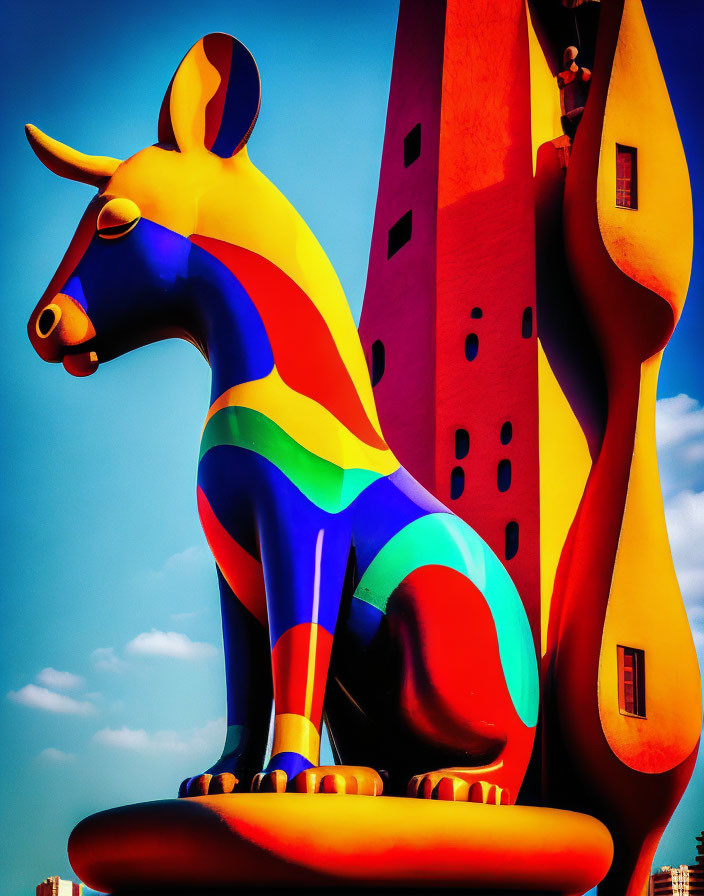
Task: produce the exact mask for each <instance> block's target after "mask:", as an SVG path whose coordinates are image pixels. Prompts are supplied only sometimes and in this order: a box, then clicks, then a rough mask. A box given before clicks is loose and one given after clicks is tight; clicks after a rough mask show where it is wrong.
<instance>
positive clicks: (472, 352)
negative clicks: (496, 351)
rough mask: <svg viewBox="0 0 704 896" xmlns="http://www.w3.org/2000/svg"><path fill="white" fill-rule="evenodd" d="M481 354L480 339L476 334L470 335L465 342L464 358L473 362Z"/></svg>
mask: <svg viewBox="0 0 704 896" xmlns="http://www.w3.org/2000/svg"><path fill="white" fill-rule="evenodd" d="M478 353H479V337H478V336H477V334H476V333H470V334H469V336H468V337H467V338H466V339H465V341H464V356H465V358H466V359H467V360H468V361H473V360H474V359H475V358H476V357H477V354H478Z"/></svg>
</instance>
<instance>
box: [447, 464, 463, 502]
mask: <svg viewBox="0 0 704 896" xmlns="http://www.w3.org/2000/svg"><path fill="white" fill-rule="evenodd" d="M463 491H464V470H463V469H462V467H454V468H453V470H452V472H451V473H450V497H451V498H452V500H453V501H456V500H457V498H459V497H460V495H461V494H462V492H463Z"/></svg>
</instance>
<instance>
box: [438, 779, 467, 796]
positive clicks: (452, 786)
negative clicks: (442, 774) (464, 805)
mask: <svg viewBox="0 0 704 896" xmlns="http://www.w3.org/2000/svg"><path fill="white" fill-rule="evenodd" d="M468 793H469V784H467V782H466V781H463V780H462V779H461V778H454V777H447V778H441V780H440V781H438V784H437V787H436V789H435V798H436V799H438V800H450V801H453V802H465V801H466V800H467V796H468Z"/></svg>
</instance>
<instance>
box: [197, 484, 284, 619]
mask: <svg viewBox="0 0 704 896" xmlns="http://www.w3.org/2000/svg"><path fill="white" fill-rule="evenodd" d="M198 515H199V516H200V522H201V525H202V527H203V531H204V532H205V537H206V539H207V541H208V545H209V547H210V550H211V551H212V552H213V556H214V557H215V562H216V563H217V565H218V567H219V568H220V572H221V573H222V574H223V576H224V578H225V581H226V582H227V584H228V585H229V586H230V588H231V589H232V591H233V592H234V593H235V594H236V595H237V597H238V599H239V601H240V602H241V603H242V604H243V605H244V606H245V607H246V608H247V609H248V610H249V612H250V613H251V614H252V616H254V618H255V619H258V620H259V622H261V624H262V625H266V624H267V609H266V596H265V593H264V576H263V574H262V565H261V563H260V562H259V561H258V560H255V559H254V557H252V556H250V554H248V553H247V551H245V549H244V548H243V547H240V545H239V544H238V543H237V542H236V541H235V539H234V538H233V537H232V536H231V535H230V533H229V532H228V531H227V529H226V528H225V527H224V526H223V525H222V523H221V522H220V520H219V519H218V518H217V516H216V515H215V511H214V510H213V508H212V507H211V506H210V503H209V502H208V499H207V498H206V496H205V492H204V491H203V489H202V488H200V487H199V488H198Z"/></svg>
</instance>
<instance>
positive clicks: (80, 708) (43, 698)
mask: <svg viewBox="0 0 704 896" xmlns="http://www.w3.org/2000/svg"><path fill="white" fill-rule="evenodd" d="M7 696H8V698H9V699H10V700H13V701H14V702H15V703H21V704H22V705H23V706H31V707H32V708H33V709H43V710H45V711H46V712H56V713H65V714H69V715H75V716H87V715H90V714H91V713H92V712H94V711H95V707H94V706H93V704H92V703H89V702H88V701H87V700H74V698H73V697H67V696H66V694H57V693H55V692H54V691H50V690H49V689H48V688H41V687H38V686H37V685H36V684H26V685H25V686H24V687H23V688H20V690H19V691H10V692H9V694H8V695H7Z"/></svg>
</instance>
